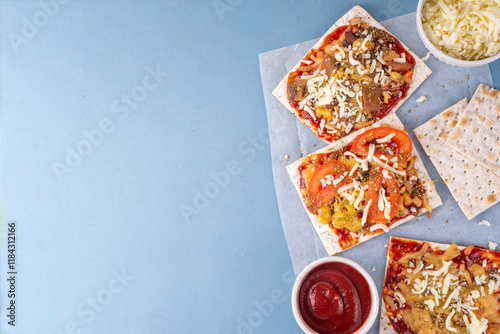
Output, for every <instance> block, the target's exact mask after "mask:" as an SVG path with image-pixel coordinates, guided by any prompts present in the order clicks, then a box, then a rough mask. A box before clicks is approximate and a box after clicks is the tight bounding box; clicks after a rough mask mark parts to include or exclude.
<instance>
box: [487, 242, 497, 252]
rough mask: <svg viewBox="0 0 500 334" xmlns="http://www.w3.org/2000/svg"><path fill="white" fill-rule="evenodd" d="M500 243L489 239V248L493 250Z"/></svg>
mask: <svg viewBox="0 0 500 334" xmlns="http://www.w3.org/2000/svg"><path fill="white" fill-rule="evenodd" d="M497 246H498V244H497V243H496V242H493V241H491V240H490V241H488V248H489V249H491V250H495V249H496V248H497Z"/></svg>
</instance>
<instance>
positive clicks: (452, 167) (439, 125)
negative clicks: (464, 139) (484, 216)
mask: <svg viewBox="0 0 500 334" xmlns="http://www.w3.org/2000/svg"><path fill="white" fill-rule="evenodd" d="M466 106H467V99H463V100H462V101H460V102H458V103H457V104H455V105H453V106H451V107H450V108H448V109H446V110H445V111H443V112H442V113H440V114H438V115H437V116H436V117H434V118H433V119H431V120H430V121H428V122H427V123H425V124H423V125H421V126H419V127H418V128H416V129H415V130H414V132H415V135H416V136H417V139H418V140H419V141H420V144H422V147H423V148H424V150H425V152H426V153H427V155H428V156H429V158H430V159H431V161H432V162H433V163H434V165H435V166H436V169H437V170H438V172H439V175H441V177H442V178H443V180H444V181H445V183H446V185H447V186H448V188H449V189H450V192H451V194H452V195H453V198H455V201H457V203H458V205H459V206H460V208H461V209H462V211H463V213H464V214H465V216H466V217H467V218H468V219H472V218H473V217H475V216H476V215H478V214H480V213H481V212H483V211H484V210H486V209H487V208H489V207H490V206H492V205H493V204H495V203H497V202H498V201H499V199H500V193H499V192H500V191H499V190H500V177H498V176H497V175H495V174H494V173H492V172H491V171H490V170H489V169H487V168H485V167H484V166H482V165H481V164H478V163H476V162H475V161H473V160H471V159H469V158H468V157H466V156H465V155H463V154H462V153H460V152H458V151H455V150H453V149H451V148H448V147H447V146H446V145H443V143H444V142H445V141H446V138H447V137H448V135H449V134H450V132H451V131H452V130H453V128H454V127H455V125H456V124H457V120H458V117H459V116H460V114H461V113H462V112H463V110H464V109H465V108H466Z"/></svg>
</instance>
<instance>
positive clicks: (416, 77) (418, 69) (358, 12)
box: [273, 5, 432, 143]
mask: <svg viewBox="0 0 500 334" xmlns="http://www.w3.org/2000/svg"><path fill="white" fill-rule="evenodd" d="M355 17H361V19H362V20H363V21H364V22H367V23H369V24H370V25H371V26H373V27H376V28H378V29H381V30H384V31H387V32H388V33H389V34H391V35H393V34H392V33H391V32H390V31H388V30H387V29H385V28H384V27H383V26H382V25H381V24H380V23H379V22H378V21H377V20H375V19H374V18H373V17H372V16H371V15H370V14H369V13H368V12H367V11H366V10H365V9H364V8H362V7H361V6H359V5H356V6H354V7H353V8H352V9H351V10H349V11H348V12H347V13H346V14H345V15H344V16H342V17H341V18H340V19H339V20H338V21H337V22H335V24H334V25H333V26H331V27H330V29H328V31H327V32H326V33H325V34H324V35H323V36H322V37H321V38H320V39H319V40H318V41H317V42H316V44H314V45H313V47H312V48H311V50H312V49H317V48H319V47H320V46H321V44H323V41H324V39H325V37H326V36H328V35H329V34H331V33H332V32H333V31H334V30H335V29H337V28H338V27H340V26H343V25H346V24H349V20H351V19H353V18H355ZM393 36H394V35H393ZM394 37H396V36H394ZM396 38H397V37H396ZM397 39H398V38H397ZM398 41H399V42H400V43H401V45H402V46H403V47H404V48H405V49H406V51H408V52H409V53H410V54H411V55H412V56H413V58H415V68H414V70H413V77H412V80H411V84H410V87H409V88H408V91H407V92H406V97H404V98H402V99H401V100H399V101H398V103H396V105H395V106H394V107H393V108H392V109H391V111H390V113H393V112H395V111H396V110H397V109H398V108H399V107H400V106H401V105H402V104H403V103H404V102H405V101H406V100H407V99H408V98H409V97H410V95H411V94H412V93H413V92H414V91H415V90H416V89H417V88H418V86H420V84H421V83H422V82H423V81H424V80H425V79H427V77H428V76H429V75H430V74H431V73H432V71H431V70H430V69H429V67H427V65H426V64H425V63H424V62H423V61H422V60H421V59H420V58H419V57H417V55H416V54H414V53H413V52H412V51H410V49H409V48H408V47H407V46H406V45H404V43H403V42H401V40H399V39H398ZM308 52H309V51H308ZM308 52H307V53H308ZM307 53H306V54H307ZM306 54H304V56H306ZM301 62H302V59H301V60H300V61H299V62H298V63H297V64H296V65H295V66H294V67H293V68H292V69H291V70H290V71H288V73H287V74H286V75H285V77H284V78H283V79H282V80H281V81H280V83H279V84H278V86H276V88H275V89H274V90H273V95H274V96H275V97H276V98H277V99H278V100H279V101H280V102H281V103H282V104H283V105H284V106H285V107H286V108H287V109H288V110H289V111H290V112H291V113H292V114H294V115H295V116H296V117H297V118H298V119H300V121H301V122H302V123H304V124H305V125H306V126H307V127H308V128H309V129H311V130H312V131H314V133H316V135H318V129H317V128H316V127H314V126H311V124H310V123H309V122H308V121H304V120H303V119H302V118H300V117H299V114H298V112H297V110H295V109H294V108H293V107H292V106H291V105H290V102H289V101H288V93H287V84H286V83H287V80H288V75H289V74H290V72H293V71H295V70H296V69H297V68H298V67H299V66H300V64H301ZM390 113H389V114H390ZM386 117H387V115H386ZM382 119H383V118H382ZM357 131H358V130H356V131H354V132H357ZM351 133H353V132H351ZM351 133H350V134H351ZM350 134H349V135H350ZM318 137H320V136H319V135H318ZM320 138H321V137H320ZM321 139H323V138H321ZM325 142H327V141H326V140H325ZM327 143H328V142H327Z"/></svg>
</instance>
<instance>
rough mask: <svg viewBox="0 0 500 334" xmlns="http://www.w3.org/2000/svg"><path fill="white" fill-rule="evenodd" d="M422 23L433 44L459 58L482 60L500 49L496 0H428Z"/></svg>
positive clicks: (499, 21)
mask: <svg viewBox="0 0 500 334" xmlns="http://www.w3.org/2000/svg"><path fill="white" fill-rule="evenodd" d="M422 27H423V29H424V31H425V33H426V35H427V37H428V38H429V40H430V41H431V42H432V44H434V45H435V46H436V47H437V48H438V49H440V50H441V51H443V52H444V53H446V54H448V55H449V56H451V57H454V58H457V59H462V60H480V59H484V58H487V57H491V56H494V55H496V54H497V53H498V52H500V8H499V3H498V1H496V0H467V1H465V0H460V1H457V0H429V1H427V2H426V3H425V4H424V7H423V9H422Z"/></svg>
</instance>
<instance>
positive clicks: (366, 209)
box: [361, 198, 372, 226]
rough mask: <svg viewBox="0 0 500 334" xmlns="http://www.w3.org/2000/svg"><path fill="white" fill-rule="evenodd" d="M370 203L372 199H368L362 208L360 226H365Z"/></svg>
mask: <svg viewBox="0 0 500 334" xmlns="http://www.w3.org/2000/svg"><path fill="white" fill-rule="evenodd" d="M370 205H372V199H371V198H370V200H369V201H368V203H367V204H366V206H365V208H364V210H363V218H361V226H365V224H366V219H367V218H368V210H370Z"/></svg>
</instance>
